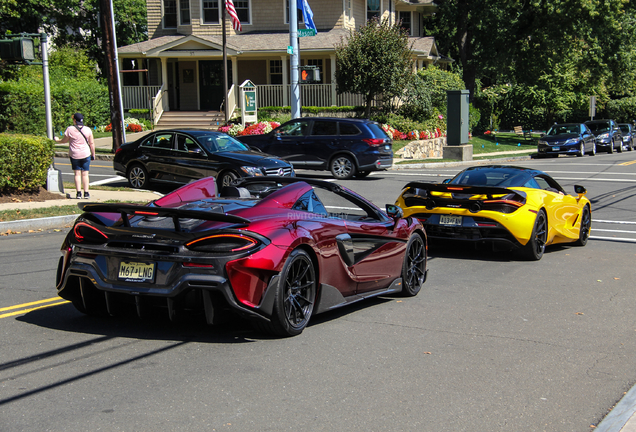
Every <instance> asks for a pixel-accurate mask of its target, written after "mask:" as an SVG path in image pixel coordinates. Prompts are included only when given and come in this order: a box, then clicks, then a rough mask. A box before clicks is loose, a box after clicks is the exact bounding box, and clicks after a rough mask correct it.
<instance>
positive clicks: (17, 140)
mask: <svg viewBox="0 0 636 432" xmlns="http://www.w3.org/2000/svg"><path fill="white" fill-rule="evenodd" d="M52 160H53V141H52V140H50V139H48V138H44V137H41V136H30V135H18V134H0V191H7V190H16V189H17V190H33V189H37V188H38V187H40V186H44V185H45V184H46V177H47V172H48V168H49V166H50V165H51V161H52Z"/></svg>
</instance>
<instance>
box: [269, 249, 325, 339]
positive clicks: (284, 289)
mask: <svg viewBox="0 0 636 432" xmlns="http://www.w3.org/2000/svg"><path fill="white" fill-rule="evenodd" d="M317 286H318V283H317V280H316V271H315V269H314V263H313V262H312V261H311V257H310V256H309V254H308V253H307V252H305V251H304V250H302V249H295V250H294V251H292V253H291V254H290V255H289V258H287V261H286V262H285V266H284V267H283V271H282V272H281V273H280V278H279V280H278V287H277V290H276V297H275V298H274V311H273V314H272V320H271V322H270V323H267V324H262V326H261V328H262V329H264V330H266V331H267V332H268V333H273V334H275V335H277V336H296V335H299V334H300V333H302V331H303V330H304V329H305V327H306V326H307V323H308V322H309V318H311V314H312V312H313V310H314V304H315V300H316V287H317Z"/></svg>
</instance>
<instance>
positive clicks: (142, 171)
mask: <svg viewBox="0 0 636 432" xmlns="http://www.w3.org/2000/svg"><path fill="white" fill-rule="evenodd" d="M128 184H130V186H131V187H132V188H133V189H145V188H146V187H147V186H148V171H146V168H144V167H143V166H141V165H133V166H131V167H130V168H129V169H128Z"/></svg>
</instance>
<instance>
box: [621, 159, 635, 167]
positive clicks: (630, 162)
mask: <svg viewBox="0 0 636 432" xmlns="http://www.w3.org/2000/svg"><path fill="white" fill-rule="evenodd" d="M635 163H636V160H633V161H629V162H623V163H620V164H619V165H620V166H627V165H632V164H635Z"/></svg>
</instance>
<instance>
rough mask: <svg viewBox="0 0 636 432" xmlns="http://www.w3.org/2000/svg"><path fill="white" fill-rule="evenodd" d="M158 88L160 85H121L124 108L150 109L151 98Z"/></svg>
mask: <svg viewBox="0 0 636 432" xmlns="http://www.w3.org/2000/svg"><path fill="white" fill-rule="evenodd" d="M160 89H161V86H123V87H122V88H121V90H122V100H123V103H124V109H125V110H131V109H150V108H151V103H152V98H153V97H155V95H156V94H157V93H158V92H159V90H160Z"/></svg>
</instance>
